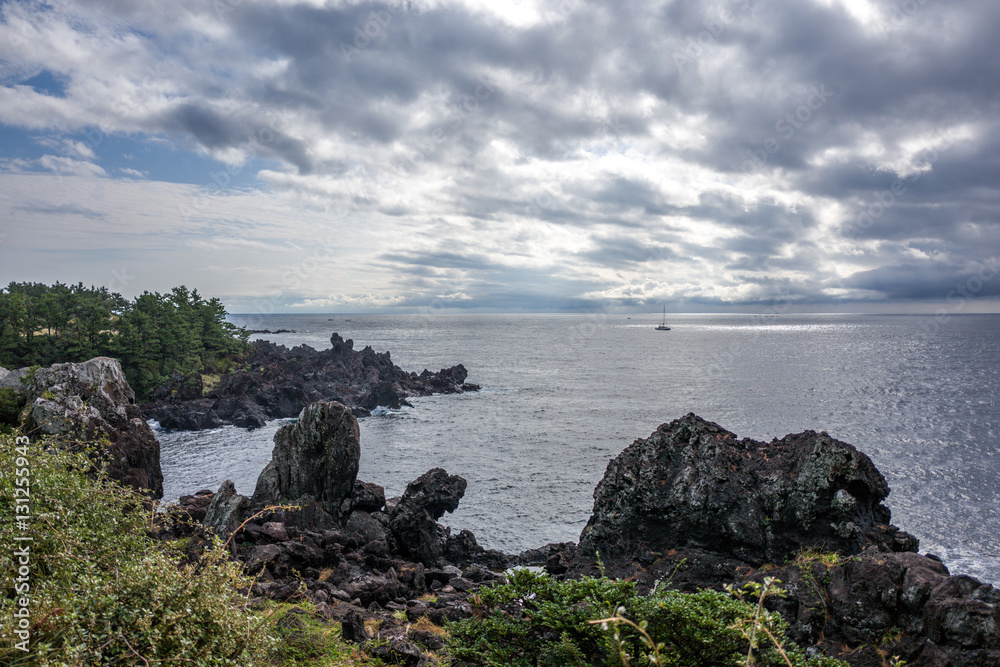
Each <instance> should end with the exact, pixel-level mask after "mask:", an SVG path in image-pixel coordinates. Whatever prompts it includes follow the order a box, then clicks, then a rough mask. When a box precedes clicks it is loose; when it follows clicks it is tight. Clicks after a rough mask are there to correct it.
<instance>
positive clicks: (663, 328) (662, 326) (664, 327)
mask: <svg viewBox="0 0 1000 667" xmlns="http://www.w3.org/2000/svg"><path fill="white" fill-rule="evenodd" d="M656 330H657V331H670V327H668V326H667V307H666V306H664V307H663V322H662V323H660V324H659V325H658V326H657V327H656Z"/></svg>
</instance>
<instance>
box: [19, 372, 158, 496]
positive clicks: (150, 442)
mask: <svg viewBox="0 0 1000 667" xmlns="http://www.w3.org/2000/svg"><path fill="white" fill-rule="evenodd" d="M22 371H23V372H22ZM7 377H8V378H10V377H14V378H16V379H17V380H18V382H17V384H16V385H15V384H14V383H11V387H10V388H13V389H14V390H15V391H18V392H20V393H23V395H24V398H25V400H26V403H27V407H25V409H24V412H23V413H22V417H23V420H24V427H25V432H26V433H29V434H31V433H37V434H43V435H49V436H53V437H54V438H56V439H57V440H61V441H63V442H69V443H72V442H103V443H104V445H103V447H102V449H101V450H100V451H98V452H96V456H97V457H98V459H99V461H98V463H99V464H101V465H105V466H107V470H108V474H109V475H110V476H111V478H112V479H115V480H118V481H119V482H122V483H123V484H127V485H129V486H132V487H133V488H136V489H139V490H141V491H145V492H147V493H149V494H150V495H151V496H152V497H154V498H160V497H162V496H163V473H162V471H161V470H160V444H159V443H158V442H157V441H156V438H155V437H154V435H153V431H152V430H151V429H150V428H149V425H148V424H147V423H146V420H145V419H144V418H143V415H142V412H141V410H140V409H139V406H138V405H137V404H136V402H135V393H134V392H133V391H132V387H130V386H129V383H128V380H126V379H125V375H124V374H123V373H122V369H121V365H120V364H119V363H118V360H117V359H111V358H109V357H95V358H93V359H90V360H89V361H85V362H83V363H78V364H74V363H65V364H53V365H52V366H50V367H48V368H39V369H38V370H37V371H35V372H34V373H33V374H32V373H30V372H28V371H27V369H21V370H19V371H15V372H14V373H11V374H10V375H8V376H7ZM22 378H23V379H24V380H27V382H26V383H25V382H21V379H22Z"/></svg>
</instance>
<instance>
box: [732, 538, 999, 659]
mask: <svg viewBox="0 0 1000 667" xmlns="http://www.w3.org/2000/svg"><path fill="white" fill-rule="evenodd" d="M765 576H769V577H777V578H778V579H779V580H781V581H782V586H783V587H784V588H785V589H786V590H787V591H788V595H787V596H786V597H785V598H784V599H779V598H775V599H773V601H772V602H771V603H770V604H771V606H772V607H773V608H774V609H776V610H777V611H779V612H781V614H782V615H783V616H784V617H785V619H786V620H788V621H789V625H790V630H789V636H790V638H791V639H793V640H795V641H796V642H797V643H799V644H801V645H819V646H820V647H821V648H824V649H825V650H826V651H827V652H828V653H831V654H832V653H836V652H837V651H838V650H840V649H841V647H842V646H843V645H845V644H846V645H848V646H851V647H865V646H875V647H880V648H882V650H883V652H885V653H887V654H889V655H898V656H900V657H901V658H902V659H903V660H906V661H907V664H908V665H911V667H931V666H932V665H942V666H946V665H947V666H951V667H965V666H971V665H1000V631H998V628H1000V592H998V591H997V590H996V589H995V588H993V586H991V585H989V584H982V583H980V582H979V581H977V580H976V579H973V578H972V577H965V576H950V575H949V573H948V569H947V568H946V567H945V566H944V565H943V564H942V563H941V562H940V561H938V560H936V559H934V558H930V557H927V556H921V555H919V554H915V553H910V552H907V553H884V552H867V553H865V554H862V555H860V556H855V557H852V558H848V559H843V560H838V561H835V562H832V563H824V562H823V560H822V559H819V558H816V559H813V560H809V559H799V560H798V561H797V562H795V563H793V564H789V565H784V566H782V567H778V568H773V569H770V570H769V571H767V572H763V571H755V572H753V573H751V574H749V575H748V576H747V577H746V578H745V579H744V580H743V581H757V582H760V581H762V580H763V579H764V577H765ZM743 581H741V582H740V583H743ZM846 657H847V660H848V662H849V663H851V664H863V651H858V652H857V653H854V654H851V655H848V656H846ZM876 664H879V663H876Z"/></svg>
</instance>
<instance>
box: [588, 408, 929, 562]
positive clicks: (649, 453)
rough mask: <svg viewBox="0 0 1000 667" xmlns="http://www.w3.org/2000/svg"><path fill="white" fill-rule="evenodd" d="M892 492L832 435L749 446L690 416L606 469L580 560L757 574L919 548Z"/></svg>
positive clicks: (801, 435) (806, 435)
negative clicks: (715, 559)
mask: <svg viewBox="0 0 1000 667" xmlns="http://www.w3.org/2000/svg"><path fill="white" fill-rule="evenodd" d="M888 494H889V487H888V485H887V484H886V481H885V478H884V477H883V476H882V475H881V473H879V471H878V470H877V469H876V468H875V465H874V464H873V463H872V462H871V459H869V458H868V457H867V456H865V455H864V454H863V453H861V452H859V451H858V450H857V449H855V448H854V447H853V446H851V445H849V444H847V443H844V442H840V441H838V440H835V439H833V438H831V437H830V436H829V435H827V434H826V433H816V432H814V431H805V432H803V433H798V434H795V435H788V436H785V437H784V438H782V439H781V440H773V441H771V442H769V443H764V442H758V441H755V440H750V439H748V438H744V439H742V440H741V439H738V438H737V437H736V435H734V434H733V433H730V432H729V431H727V430H725V429H723V428H721V427H720V426H718V425H717V424H713V423H710V422H707V421H705V420H703V419H701V418H700V417H698V416H696V415H694V414H688V415H687V416H685V417H683V418H681V419H677V420H674V421H672V422H670V423H669V424H663V425H661V426H660V427H659V428H658V429H657V430H656V432H655V433H653V434H652V435H651V436H650V437H649V438H647V439H645V440H636V441H635V442H634V443H633V444H632V445H630V446H629V447H628V448H626V449H625V451H623V452H622V453H621V454H620V455H619V456H618V457H616V458H615V459H613V460H612V461H611V462H610V463H609V464H608V468H607V471H606V472H605V475H604V478H603V479H602V480H601V482H600V483H599V484H598V486H597V488H596V490H595V491H594V512H593V515H592V516H591V518H590V521H589V522H588V523H587V526H586V527H585V528H584V530H583V532H582V534H581V536H580V544H579V556H578V557H579V558H582V559H590V560H593V559H594V558H595V557H596V556H597V554H598V553H599V554H600V557H601V558H602V559H603V560H604V562H605V563H610V564H615V563H619V564H621V563H631V562H633V561H638V562H644V561H645V562H650V561H651V560H653V559H655V558H656V557H658V556H659V555H661V554H663V553H668V552H674V551H676V550H679V549H698V550H704V551H707V552H711V553H713V554H717V555H720V556H723V557H727V558H732V559H735V560H737V561H741V562H743V563H747V564H750V565H754V566H759V565H761V564H764V563H768V562H771V563H780V562H784V561H785V560H786V559H788V558H790V557H791V556H793V555H794V554H795V553H796V552H798V551H800V550H801V549H803V548H808V547H818V548H822V549H824V550H826V551H837V552H840V553H842V554H847V555H850V554H857V553H860V552H861V551H862V550H864V549H866V548H868V547H873V548H875V549H877V550H880V551H886V552H893V551H915V550H916V547H917V542H916V539H915V538H913V537H911V536H909V535H907V534H906V533H903V532H902V531H899V530H898V529H896V528H895V527H893V526H891V525H889V520H890V516H889V510H888V508H886V507H885V506H884V505H883V504H882V501H883V500H884V499H885V497H886V496H887V495H888Z"/></svg>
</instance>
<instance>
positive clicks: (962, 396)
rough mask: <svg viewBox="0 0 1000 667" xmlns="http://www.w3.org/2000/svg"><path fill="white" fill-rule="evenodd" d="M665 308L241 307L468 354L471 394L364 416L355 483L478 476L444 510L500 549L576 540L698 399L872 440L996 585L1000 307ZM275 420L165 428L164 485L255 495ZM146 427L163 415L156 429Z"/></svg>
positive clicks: (939, 539)
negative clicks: (627, 454) (603, 482)
mask: <svg viewBox="0 0 1000 667" xmlns="http://www.w3.org/2000/svg"><path fill="white" fill-rule="evenodd" d="M660 318H661V315H660V313H650V314H648V315H636V314H632V315H627V314H617V313H615V314H607V313H597V314H573V315H551V314H545V315H542V314H528V315H522V314H518V315H510V314H475V315H451V314H442V313H437V312H429V313H426V314H413V315H328V314H324V315H268V316H261V315H254V316H239V315H232V316H230V321H232V322H233V323H235V324H237V325H241V326H242V325H247V326H248V328H256V329H268V330H272V331H273V330H277V329H289V330H292V331H294V333H281V334H260V335H255V336H253V338H265V339H268V340H271V341H274V342H275V343H278V344H281V345H285V346H288V347H292V346H295V345H302V344H305V345H309V346H311V347H314V348H316V349H325V348H328V347H330V335H331V333H333V332H337V333H339V334H340V335H341V336H343V337H344V338H351V339H353V340H354V343H355V349H361V348H362V347H364V346H366V345H370V346H371V347H373V348H374V349H375V350H376V351H378V352H385V351H389V352H391V356H392V360H393V361H394V362H395V363H396V364H397V365H399V366H401V367H402V368H403V369H405V370H407V371H417V372H420V371H422V370H423V369H425V368H428V369H431V370H438V369H441V368H446V367H450V366H453V365H455V364H459V363H461V364H464V365H465V367H466V368H467V369H468V371H469V378H468V381H469V382H473V383H476V384H479V385H481V386H482V390H481V391H479V392H470V393H465V394H459V395H447V396H431V397H425V398H414V399H411V403H412V407H404V408H403V409H401V410H388V409H381V408H380V409H378V410H376V412H375V414H373V415H372V416H371V417H366V418H363V419H361V420H360V423H361V469H360V473H359V478H360V479H363V480H365V481H369V482H375V483H378V484H381V485H382V486H384V487H385V489H386V494H387V495H388V496H394V495H400V494H401V493H402V492H403V490H404V489H405V488H406V484H407V483H408V482H410V481H411V480H413V479H416V478H417V477H418V476H420V475H421V474H423V473H424V472H426V471H427V470H429V469H431V468H435V467H441V468H444V469H445V470H447V471H448V472H449V473H453V474H458V475H461V476H462V477H464V478H465V479H466V480H468V489H467V490H466V493H465V497H464V498H463V499H462V501H461V504H460V506H459V508H458V509H457V510H456V511H455V512H454V514H451V515H446V516H445V518H444V519H443V520H442V522H443V523H445V524H446V525H449V526H451V527H452V529H453V530H456V531H457V530H460V529H469V530H471V531H472V532H473V533H474V534H475V535H476V538H477V540H478V541H479V543H480V544H481V545H483V546H485V547H487V548H496V549H501V550H503V551H505V552H508V553H516V552H519V551H521V550H524V549H527V548H532V547H539V546H542V545H544V544H547V543H549V542H562V541H577V540H578V539H579V535H580V531H581V530H582V528H583V527H584V525H585V524H586V522H587V519H588V518H589V516H590V514H591V511H592V509H593V491H594V487H595V485H596V484H597V482H598V481H599V480H600V479H601V477H602V476H603V474H604V471H605V468H606V466H607V464H608V461H609V460H610V459H612V458H613V457H615V456H616V455H617V454H618V453H619V452H621V451H622V449H624V448H625V447H627V446H628V445H629V444H631V443H632V442H633V441H634V440H636V439H637V438H645V437H648V436H649V435H650V434H651V433H652V432H653V431H655V430H656V427H657V426H658V425H660V424H662V423H665V422H669V421H671V420H673V419H676V418H678V417H681V416H683V415H685V414H687V413H689V412H694V413H696V414H698V415H700V416H701V417H703V418H705V419H707V420H709V421H713V422H716V423H717V424H719V425H720V426H722V427H724V428H726V429H728V430H730V431H732V432H734V433H736V434H737V435H738V436H740V437H744V436H748V437H751V438H755V439H758V440H765V441H770V440H771V439H773V438H780V437H782V436H784V435H786V434H788V433H798V432H801V431H804V430H807V429H811V430H814V431H826V432H828V433H829V434H830V435H831V436H833V437H835V438H838V439H840V440H843V441H845V442H849V443H851V444H853V445H855V446H856V447H857V448H858V449H860V450H861V451H863V452H864V453H866V454H867V455H868V456H870V457H871V458H872V460H873V461H874V462H875V464H876V466H877V467H878V469H879V470H880V471H881V472H882V474H883V475H885V477H886V479H887V480H888V482H889V486H890V487H891V489H892V492H891V494H890V495H889V498H888V499H887V501H886V504H887V505H888V506H889V508H890V509H891V510H892V516H893V523H895V524H896V525H897V526H899V527H900V528H902V529H903V530H906V531H908V532H910V533H912V534H913V535H915V536H917V537H918V538H919V540H920V551H921V552H922V553H933V554H935V555H937V556H939V557H941V558H942V559H943V560H944V562H945V563H946V564H947V565H948V567H949V568H950V569H951V571H952V573H953V574H968V575H971V576H974V577H976V578H978V579H980V580H982V581H989V582H1000V315H957V314H952V315H948V316H946V317H940V316H938V317H935V316H933V315H869V314H861V315H851V314H832V315H821V314H810V315H789V314H762V315H753V314H735V315H734V314H725V315H720V314H676V315H671V316H670V318H669V325H670V326H671V330H670V331H657V330H656V329H655V325H657V324H659V322H660ZM289 421H291V420H276V421H273V422H270V423H268V424H267V425H266V426H265V427H263V428H260V429H256V430H251V431H248V430H244V429H239V428H236V427H232V426H229V427H224V428H220V429H216V430H211V431H201V432H166V431H163V430H160V429H158V428H157V430H156V435H157V438H158V440H159V442H160V446H161V464H162V467H163V475H164V485H163V486H164V498H165V500H174V499H176V498H178V497H179V496H180V495H183V494H187V493H192V492H195V491H197V490H200V489H211V490H216V489H218V487H219V486H220V484H221V483H222V482H223V481H224V480H226V479H231V480H232V481H233V482H234V483H235V485H236V488H237V491H239V492H240V493H244V494H247V495H249V494H251V493H252V492H253V490H254V486H255V483H256V480H257V476H258V474H259V473H260V471H261V469H263V467H264V466H265V465H266V464H267V462H268V461H269V460H270V458H271V451H272V447H273V443H272V438H273V435H274V433H275V431H276V430H277V429H278V428H280V426H281V425H283V424H285V423H288V422H289ZM155 426H156V425H155V423H154V427H155Z"/></svg>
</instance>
